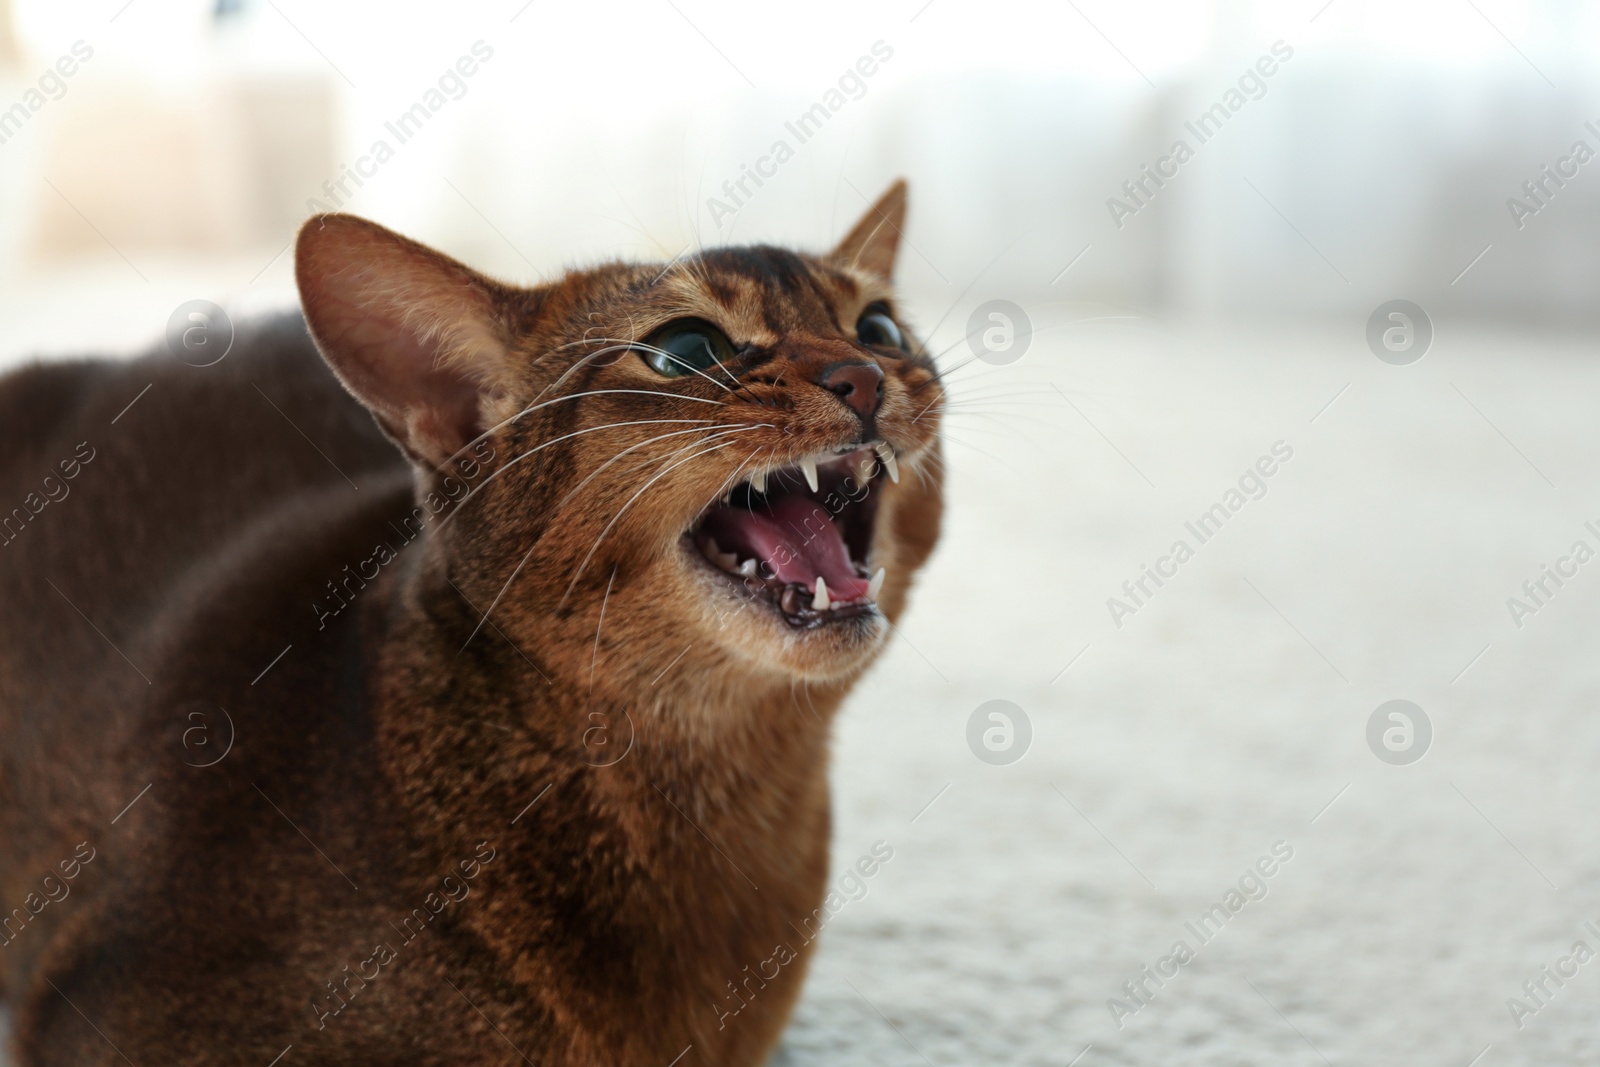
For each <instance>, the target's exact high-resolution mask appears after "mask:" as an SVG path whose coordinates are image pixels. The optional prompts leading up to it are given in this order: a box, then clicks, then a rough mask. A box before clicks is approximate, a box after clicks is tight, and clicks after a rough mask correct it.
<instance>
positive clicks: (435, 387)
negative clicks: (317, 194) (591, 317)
mask: <svg viewBox="0 0 1600 1067" xmlns="http://www.w3.org/2000/svg"><path fill="white" fill-rule="evenodd" d="M295 280H296V282H297V284H298V285H299V287H300V302H301V305H302V307H303V308H304V310H305V317H306V325H307V327H308V328H309V329H310V331H311V336H312V338H313V339H314V340H315V341H316V343H317V348H318V349H320V350H321V352H322V356H323V358H324V359H326V360H327V361H328V364H329V366H331V367H332V368H333V371H334V373H335V374H336V375H338V377H339V380H340V381H341V382H343V383H344V386H345V388H346V389H349V390H350V392H351V393H353V394H354V395H355V397H356V399H357V400H360V401H361V402H362V403H363V404H365V405H366V406H367V407H368V408H369V409H370V410H371V411H372V414H373V415H374V416H376V418H377V420H378V424H379V425H380V426H382V427H383V430H384V432H385V433H387V434H388V435H389V436H390V437H391V438H393V440H394V442H395V443H396V444H398V445H399V446H400V447H401V448H402V449H404V450H405V452H406V454H407V455H408V456H410V457H411V459H412V461H413V462H416V463H419V464H425V465H427V466H428V467H430V468H432V469H433V470H438V469H440V468H441V467H444V466H445V465H446V464H447V462H448V460H449V459H450V457H452V456H453V455H455V453H456V452H457V451H458V450H460V449H461V448H462V447H464V446H465V445H466V444H467V443H468V442H470V441H471V440H472V439H473V438H474V437H477V436H478V434H480V433H482V432H483V429H484V426H485V421H484V415H483V411H484V408H485V406H486V403H487V402H488V401H489V400H490V399H491V398H492V397H494V396H495V395H496V394H497V392H498V391H499V388H500V387H502V386H503V385H504V384H505V382H506V370H507V359H506V355H507V352H508V350H509V347H510V344H511V339H512V338H511V331H510V329H509V328H508V326H507V321H506V319H507V316H506V315H505V309H506V307H507V304H508V296H509V292H508V290H507V289H505V288H504V287H503V286H501V285H499V284H498V283H496V282H493V281H490V280H489V279H488V278H485V277H483V276H482V275H480V274H478V273H477V272H476V271H473V270H470V269H468V268H467V267H465V266H463V265H461V264H460V263H457V262H456V261H455V260H453V259H451V258H449V257H448V256H444V255H441V254H440V253H438V252H435V251H433V249H431V248H428V247H426V246H424V245H420V244H418V243H417V242H415V241H412V240H409V239H407V238H405V237H401V236H400V235H399V234H397V233H394V232H393V231H391V230H387V229H385V228H384V227H382V226H379V225H378V224H377V223H374V222H368V221H367V220H366V219H361V218H357V217H356V216H354V215H315V216H313V217H312V218H311V219H309V220H308V221H307V222H306V224H305V225H304V226H302V227H301V228H300V236H299V238H298V242H297V244H296V246H295Z"/></svg>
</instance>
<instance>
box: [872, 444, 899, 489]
mask: <svg viewBox="0 0 1600 1067" xmlns="http://www.w3.org/2000/svg"><path fill="white" fill-rule="evenodd" d="M872 448H873V451H875V452H877V453H878V458H879V459H881V460H883V467H884V469H885V470H887V471H888V472H889V480H890V481H891V482H895V483H898V482H899V481H900V465H899V464H898V463H896V462H895V461H894V448H893V447H892V446H891V445H890V444H889V442H887V441H879V442H878V443H877V444H875V445H873V446H872Z"/></svg>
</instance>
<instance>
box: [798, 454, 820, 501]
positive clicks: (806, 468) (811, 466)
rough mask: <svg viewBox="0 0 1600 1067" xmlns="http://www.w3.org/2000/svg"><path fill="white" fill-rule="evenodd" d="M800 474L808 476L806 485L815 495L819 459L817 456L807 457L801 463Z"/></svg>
mask: <svg viewBox="0 0 1600 1067" xmlns="http://www.w3.org/2000/svg"><path fill="white" fill-rule="evenodd" d="M800 473H801V474H804V475H805V476H806V484H807V485H809V486H810V487H811V491H812V492H813V493H815V492H816V491H817V459H816V457H815V456H807V457H806V458H805V459H802V460H801V461H800Z"/></svg>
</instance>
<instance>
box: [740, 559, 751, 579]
mask: <svg viewBox="0 0 1600 1067" xmlns="http://www.w3.org/2000/svg"><path fill="white" fill-rule="evenodd" d="M736 573H738V574H742V575H744V576H745V577H746V578H754V577H755V576H756V561H755V560H754V559H753V558H752V559H747V560H745V561H744V562H743V563H741V564H739V567H738V570H737V572H736Z"/></svg>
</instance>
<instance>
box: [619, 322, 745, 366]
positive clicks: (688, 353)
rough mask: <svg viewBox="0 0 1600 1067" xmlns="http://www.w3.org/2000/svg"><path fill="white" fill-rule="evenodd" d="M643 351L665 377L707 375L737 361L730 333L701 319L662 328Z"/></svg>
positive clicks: (668, 324)
mask: <svg viewBox="0 0 1600 1067" xmlns="http://www.w3.org/2000/svg"><path fill="white" fill-rule="evenodd" d="M645 343H646V344H647V345H649V347H648V348H641V349H640V350H639V354H640V355H641V356H643V357H644V361H645V363H647V364H649V366H650V369H651V370H653V371H655V372H656V373H657V374H659V375H661V376H662V377H665V378H681V377H682V376H683V375H685V374H694V373H695V372H697V371H698V372H700V373H702V374H703V373H705V371H706V370H707V369H708V368H711V367H715V366H716V365H717V364H718V363H721V364H723V365H724V366H726V365H727V364H728V362H729V361H730V360H732V359H733V356H734V352H733V342H732V341H729V340H728V337H727V335H726V334H724V333H723V332H722V331H721V330H719V329H717V328H716V327H715V326H713V325H711V324H710V323H709V322H705V321H703V320H701V319H679V320H678V321H677V322H669V323H667V325H665V326H663V327H661V329H659V330H657V331H656V332H655V333H653V334H651V335H650V338H649V339H648V340H647V341H646V342H645Z"/></svg>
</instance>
